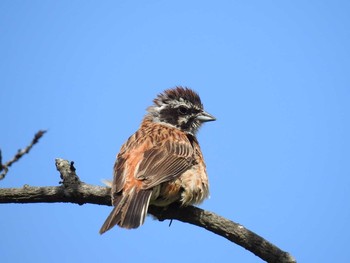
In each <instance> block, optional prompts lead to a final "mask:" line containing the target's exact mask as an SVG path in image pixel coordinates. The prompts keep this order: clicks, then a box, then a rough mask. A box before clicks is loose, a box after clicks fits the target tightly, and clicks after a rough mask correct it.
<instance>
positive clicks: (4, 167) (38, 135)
mask: <svg viewBox="0 0 350 263" xmlns="http://www.w3.org/2000/svg"><path fill="white" fill-rule="evenodd" d="M45 132H46V131H45V130H40V131H38V132H37V133H36V134H35V135H34V138H33V140H32V141H31V143H30V144H29V145H28V146H27V147H25V148H24V149H21V150H18V152H17V153H16V155H15V156H14V157H13V158H12V159H11V160H10V161H8V162H6V163H4V164H3V163H2V153H1V150H0V172H1V173H0V180H2V179H4V178H5V176H6V174H7V172H8V171H9V168H10V166H11V165H12V164H13V163H15V162H17V161H18V160H19V159H21V158H22V156H23V155H25V154H26V153H29V151H30V150H31V149H32V147H33V146H34V144H36V143H37V142H38V141H39V139H40V138H41V137H42V136H43V135H44V134H45Z"/></svg>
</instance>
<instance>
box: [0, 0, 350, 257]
mask: <svg viewBox="0 0 350 263" xmlns="http://www.w3.org/2000/svg"><path fill="white" fill-rule="evenodd" d="M349 12H350V2H348V1H215V3H214V2H213V1H99V2H97V1H7V0H4V1H1V2H0V58H1V59H0V75H1V77H0V91H1V92H0V112H1V129H0V147H1V149H2V151H3V158H4V161H6V160H8V159H9V158H11V157H12V156H13V155H14V153H15V152H16V151H17V149H19V148H21V147H23V146H25V145H27V144H28V142H29V141H30V140H31V139H32V137H33V135H34V133H35V132H37V131H38V130H39V129H47V130H48V133H47V134H46V135H45V136H44V138H43V139H42V140H41V141H40V143H39V144H38V145H36V146H35V148H33V150H32V152H31V153H30V154H29V155H28V156H25V157H24V158H23V159H22V160H21V161H20V162H19V163H17V164H15V165H14V166H13V167H12V168H11V170H10V172H9V174H8V175H7V177H6V179H5V180H3V181H0V187H21V186H23V185H24V184H28V185H32V186H48V185H57V184H58V181H59V175H58V172H57V171H56V169H55V165H54V159H55V158H57V157H61V158H66V159H68V160H74V161H75V164H76V168H77V173H78V175H79V176H80V178H81V179H82V180H83V181H85V182H87V183H90V184H101V179H103V178H107V179H108V178H111V176H112V167H113V163H114V160H115V155H116V154H117V152H118V151H119V148H120V146H121V145H122V144H123V142H124V141H125V140H126V139H127V138H128V136H129V135H131V134H132V133H133V132H134V131H135V130H136V129H137V128H138V125H139V123H140V121H141V120H142V118H143V115H144V113H145V108H146V107H147V106H149V105H150V104H151V101H152V99H153V98H154V97H155V96H156V94H158V93H159V92H161V91H162V90H164V89H166V88H170V87H173V86H176V85H183V86H188V87H191V88H193V89H195V90H196V91H198V93H199V94H200V95H201V98H202V101H203V103H204V106H205V108H206V110H207V111H208V112H210V113H211V114H213V115H215V116H216V117H217V121H216V122H212V123H208V124H206V125H205V126H204V127H203V128H202V129H201V131H200V132H199V134H198V138H199V141H200V143H201V146H202V150H203V153H204V155H205V159H206V162H207V167H208V173H209V177H210V184H211V186H210V190H211V197H210V199H208V200H206V201H205V202H204V203H203V204H202V205H201V207H202V208H204V209H207V210H210V211H213V212H215V213H218V214H220V215H222V216H224V217H227V218H229V219H231V220H233V221H235V222H238V223H240V224H242V225H244V226H245V227H247V228H249V229H250V230H252V231H254V232H256V233H257V234H259V235H261V236H263V237H265V238H266V239H268V240H269V241H271V242H272V243H274V244H276V245H277V246H279V247H280V248H282V249H284V250H286V251H288V252H290V253H292V255H294V256H295V257H296V259H297V260H298V261H299V262H349V261H350V256H349V253H348V236H349V235H350V230H349V222H350V209H349V200H350V191H349V188H350V166H349V158H350V140H349V134H350V127H349V126H350V125H349V112H350V106H349V105H350V103H349V101H350V100H349V99H350V98H349V97H350V96H349V95H350V74H349V73H350V71H349V70H350V62H349V61H350V49H349V47H350V21H349V19H350V18H349ZM110 209H111V208H110V207H106V206H97V205H84V206H78V205H73V204H29V205H14V204H9V205H1V206H0V214H1V216H0V232H1V241H2V242H1V247H0V251H1V260H2V262H24V261H25V262H48V261H50V262H74V261H81V262H82V261H84V262H96V261H98V262H106V261H109V262H111V261H121V260H123V262H140V261H142V262H151V261H152V262H161V261H165V260H166V261H167V262H179V260H181V261H182V262H228V261H230V262H231V261H235V262H261V260H260V259H259V258H257V257H256V256H254V255H253V254H251V253H250V252H248V251H246V250H244V249H242V248H241V247H239V246H237V245H235V244H232V243H230V242H228V241H227V240H225V239H223V238H221V237H218V236H216V235H214V234H212V233H209V232H207V231H205V230H203V229H199V228H197V227H195V226H192V225H188V224H184V223H181V222H178V221H174V222H173V223H172V225H171V227H169V226H168V224H169V223H168V222H157V221H155V220H153V219H152V218H151V217H148V218H147V220H146V223H145V224H144V225H143V226H142V227H141V228H139V229H137V230H133V231H127V230H123V229H118V228H114V229H113V230H112V231H110V232H108V233H106V234H105V235H102V236H100V235H99V234H98V230H99V228H100V226H101V225H102V223H103V221H104V220H105V218H106V216H107V215H108V213H109V212H110Z"/></svg>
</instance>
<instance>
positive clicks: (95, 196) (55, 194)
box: [0, 159, 296, 263]
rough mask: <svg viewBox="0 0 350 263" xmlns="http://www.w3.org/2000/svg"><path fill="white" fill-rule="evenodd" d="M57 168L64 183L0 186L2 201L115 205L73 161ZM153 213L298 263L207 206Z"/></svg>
mask: <svg viewBox="0 0 350 263" xmlns="http://www.w3.org/2000/svg"><path fill="white" fill-rule="evenodd" d="M56 167H57V170H58V171H59V172H60V176H61V179H62V185H61V186H49V187H30V186H24V187H23V188H4V189H1V188H0V203H56V202H65V203H76V204H79V205H82V204H86V203H90V204H99V205H111V198H110V188H109V187H101V186H94V185H89V184H86V183H84V182H82V181H80V179H79V177H78V175H77V174H76V171H75V168H74V167H73V164H72V162H69V161H66V160H63V159H56ZM148 212H149V213H150V214H152V215H153V216H155V217H156V218H158V220H160V221H164V220H166V219H176V220H179V221H182V222H186V223H190V224H193V225H196V226H199V227H202V228H205V229H206V230H208V231H211V232H213V233H215V234H217V235H220V236H222V237H224V238H226V239H228V240H230V241H232V242H234V243H236V244H238V245H240V246H242V247H243V248H245V249H247V250H249V251H251V252H252V253H254V254H255V255H257V256H258V257H260V258H261V259H262V260H264V261H266V262H271V263H272V262H274V263H277V262H278V263H295V262H296V261H295V259H294V258H293V257H292V256H291V255H290V254H289V253H287V252H285V251H283V250H281V249H279V248H278V247H276V246H275V245H273V244H271V243H270V242H268V241H267V240H265V239H264V238H262V237H261V236H259V235H257V234H255V233H254V232H252V231H250V230H248V229H246V228H245V227H244V226H242V225H240V224H237V223H235V222H233V221H230V220H228V219H226V218H223V217H221V216H219V215H216V214H214V213H212V212H209V211H205V210H203V209H200V208H197V207H194V206H188V207H179V206H177V205H172V206H169V207H168V208H167V209H164V208H160V207H155V206H150V207H149V211H148Z"/></svg>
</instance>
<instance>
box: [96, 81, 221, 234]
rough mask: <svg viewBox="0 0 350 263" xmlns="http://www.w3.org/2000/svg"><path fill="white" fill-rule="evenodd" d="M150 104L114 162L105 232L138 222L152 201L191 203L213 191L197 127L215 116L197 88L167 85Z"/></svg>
mask: <svg viewBox="0 0 350 263" xmlns="http://www.w3.org/2000/svg"><path fill="white" fill-rule="evenodd" d="M153 102H154V104H153V105H152V106H150V107H148V108H147V111H148V113H147V114H146V115H145V117H144V119H143V121H142V123H141V125H140V128H139V129H138V130H137V131H136V132H135V133H134V134H133V135H132V136H131V137H130V138H129V139H128V140H127V141H126V143H125V144H124V145H123V146H122V147H121V149H120V152H119V154H118V156H117V160H116V162H115V165H114V178H113V182H112V186H111V187H112V190H111V196H112V204H113V206H114V208H113V211H112V212H111V213H110V215H109V216H108V218H107V219H106V221H105V223H104V224H103V226H102V228H101V230H100V233H101V234H102V233H104V232H106V231H107V230H109V229H111V228H112V227H113V226H115V225H116V224H117V225H119V226H120V227H123V228H128V229H130V228H137V227H139V226H140V225H142V224H143V222H144V220H145V217H146V215H147V210H148V206H149V205H150V204H152V205H156V206H168V205H169V204H171V203H174V202H179V203H180V204H181V205H184V206H187V205H192V204H199V203H201V202H202V201H203V200H204V199H205V198H206V197H208V195H209V186H208V177H207V172H206V166H205V163H204V159H203V155H202V152H201V149H200V147H199V144H198V141H197V138H196V132H197V131H198V129H199V127H200V126H201V124H202V123H203V122H207V121H214V120H215V117H213V116H212V115H210V114H209V113H207V112H206V111H204V109H203V105H202V103H201V100H200V98H199V96H198V94H197V93H196V92H194V91H193V90H191V89H189V88H183V87H176V88H173V89H168V90H165V91H164V92H163V93H161V94H159V95H158V96H157V97H156V98H155V99H154V100H153Z"/></svg>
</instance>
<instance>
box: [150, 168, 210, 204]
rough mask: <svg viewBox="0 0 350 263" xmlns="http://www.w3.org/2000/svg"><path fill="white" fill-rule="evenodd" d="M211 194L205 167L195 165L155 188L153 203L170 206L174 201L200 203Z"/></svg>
mask: <svg viewBox="0 0 350 263" xmlns="http://www.w3.org/2000/svg"><path fill="white" fill-rule="evenodd" d="M208 195H209V186H208V177H207V173H206V171H205V169H204V168H203V167H199V166H194V167H192V168H191V169H190V170H187V171H186V172H184V173H183V174H182V175H181V176H180V177H179V178H177V179H175V180H173V181H170V182H165V183H162V184H161V185H159V186H156V187H155V188H154V189H153V194H152V198H151V204H153V205H156V206H168V205H170V204H171V203H174V202H180V203H181V204H182V205H184V206H186V205H192V204H199V203H201V202H203V200H204V199H205V198H207V197H208Z"/></svg>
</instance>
